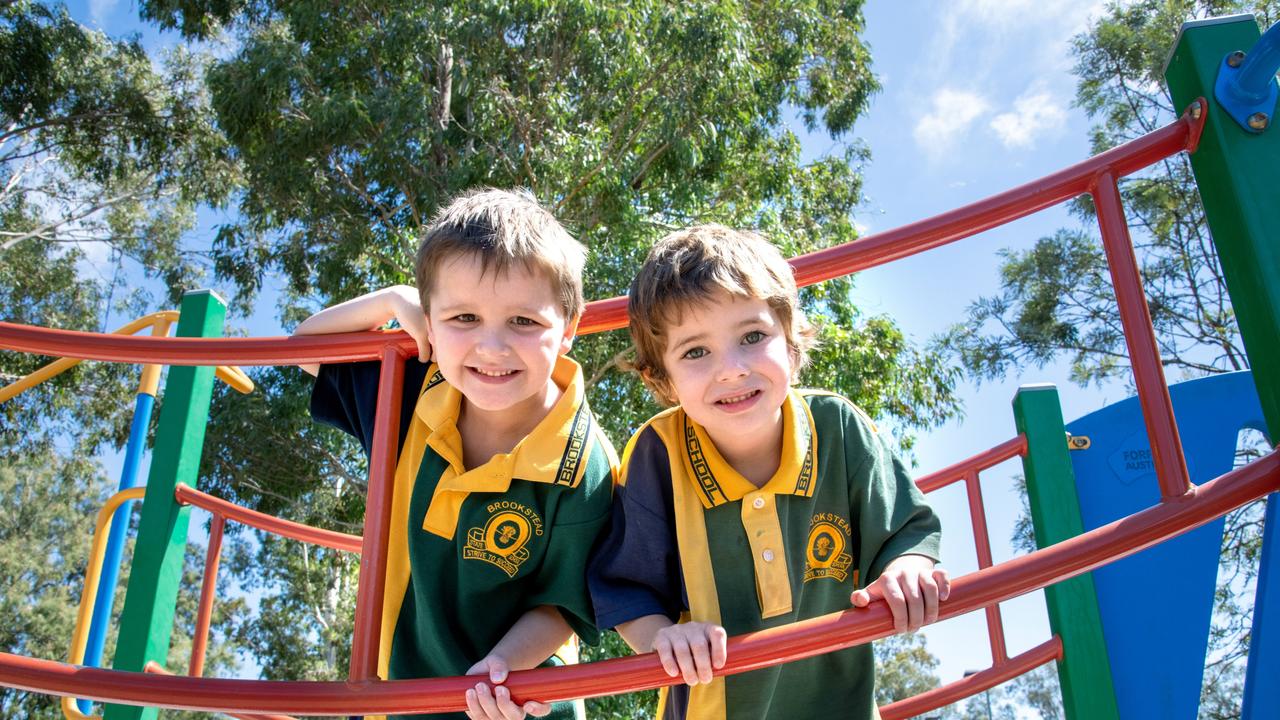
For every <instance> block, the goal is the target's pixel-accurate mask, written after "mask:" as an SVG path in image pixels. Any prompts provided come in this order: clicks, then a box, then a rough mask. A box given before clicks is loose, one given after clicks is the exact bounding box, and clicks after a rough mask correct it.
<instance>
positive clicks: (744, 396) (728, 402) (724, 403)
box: [715, 390, 760, 410]
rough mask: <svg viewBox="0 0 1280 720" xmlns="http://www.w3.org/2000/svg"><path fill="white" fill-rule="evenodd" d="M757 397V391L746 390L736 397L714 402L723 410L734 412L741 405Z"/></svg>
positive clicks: (758, 393)
mask: <svg viewBox="0 0 1280 720" xmlns="http://www.w3.org/2000/svg"><path fill="white" fill-rule="evenodd" d="M759 395H760V391H759V390H748V391H746V392H742V393H738V394H737V395H730V396H729V397H723V398H720V399H719V400H716V402H715V404H716V405H717V406H719V407H721V408H724V409H725V410H734V409H737V408H739V407H742V405H743V403H746V402H747V401H749V400H752V399H754V398H756V397H758V396H759Z"/></svg>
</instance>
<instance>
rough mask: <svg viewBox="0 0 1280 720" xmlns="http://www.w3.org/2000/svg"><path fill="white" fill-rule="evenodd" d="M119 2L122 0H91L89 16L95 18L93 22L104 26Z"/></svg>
mask: <svg viewBox="0 0 1280 720" xmlns="http://www.w3.org/2000/svg"><path fill="white" fill-rule="evenodd" d="M119 4H120V0H89V17H91V18H93V24H94V25H97V26H98V27H102V26H103V24H104V23H105V22H106V20H107V18H108V16H109V15H110V14H111V11H113V10H115V9H116V5H119Z"/></svg>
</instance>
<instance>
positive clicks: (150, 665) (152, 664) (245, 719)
mask: <svg viewBox="0 0 1280 720" xmlns="http://www.w3.org/2000/svg"><path fill="white" fill-rule="evenodd" d="M142 669H143V671H144V672H149V673H152V674H154V675H167V676H169V677H173V673H171V672H169V671H168V670H165V669H164V668H162V667H160V663H158V662H156V661H155V660H148V661H147V664H146V665H143V666H142ZM226 714H227V715H230V716H231V717H233V718H235V719H236V720H294V718H291V717H289V716H288V715H245V714H241V713H226Z"/></svg>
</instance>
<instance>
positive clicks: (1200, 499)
mask: <svg viewBox="0 0 1280 720" xmlns="http://www.w3.org/2000/svg"><path fill="white" fill-rule="evenodd" d="M1204 108H1205V105H1204V101H1203V100H1200V101H1197V103H1196V104H1194V105H1193V106H1192V107H1191V109H1190V110H1188V112H1187V113H1185V114H1184V115H1183V116H1182V117H1180V118H1179V119H1178V120H1177V121H1175V122H1174V123H1172V124H1170V125H1168V126H1166V127H1164V128H1162V129H1160V130H1157V131H1156V132H1153V133H1151V134H1149V135H1146V136H1144V137H1142V138H1139V139H1137V140H1135V141H1133V142H1130V143H1128V144H1126V145H1123V146H1120V147H1117V148H1114V149H1112V150H1109V151H1107V152H1105V153H1102V154H1100V155H1097V156H1095V157H1093V158H1090V159H1089V160H1086V161H1084V162H1082V163H1079V164H1077V165H1074V166H1072V167H1070V168H1067V169H1065V170H1062V171H1060V172H1057V173H1054V174H1053V175H1049V176H1047V177H1045V178H1042V179H1040V180H1036V181H1034V182H1030V183H1027V184H1025V185H1022V186H1019V187H1017V188H1014V189H1012V190H1009V191H1006V192H1004V193H1001V194H999V195H995V196H992V197H990V198H987V199H985V200H981V201H979V202H976V203H973V204H971V205H967V206H965V207H962V208H958V209H956V210H953V211H951V212H948V213H944V214H942V215H938V216H936V217H933V218H930V219H928V220H923V221H920V222H917V223H913V224H911V225H907V226H904V227H901V228H898V229H895V230H890V231H888V232H884V233H879V234H876V235H871V236H868V237H866V238H863V239H861V240H858V241H856V242H853V243H850V244H848V245H844V246H840V247H836V248H831V249H828V250H823V251H820V252H816V253H812V254H810V255H806V256H803V257H799V258H795V259H794V260H793V261H792V265H793V267H794V268H795V272H796V279H797V281H798V282H799V283H800V284H801V285H808V284H812V283H816V282H821V281H823V280H828V279H831V278H834V277H839V276H842V275H846V274H849V273H852V272H857V271H859V270H864V269H867V268H870V267H874V266H876V265H881V264H884V263H887V262H891V261H893V260H897V259H900V258H904V257H907V256H910V255H913V254H915V253H919V252H923V251H925V250H928V249H931V248H935V247H938V246H941V245H944V244H947V243H950V242H954V241H955V240H959V239H961V238H965V237H969V236H971V235H975V234H977V233H980V232H982V231H984V230H987V229H990V228H992V227H996V226H998V225H1001V224H1004V223H1007V222H1010V221H1012V220H1015V219H1017V218H1020V217H1024V216H1026V215H1028V214H1031V213H1034V212H1036V211H1038V210H1041V209H1044V208H1046V207H1049V206H1051V205H1055V204H1058V203H1061V202H1063V201H1066V200H1069V199H1071V198H1073V197H1076V196H1078V195H1082V194H1085V193H1088V194H1091V195H1092V196H1093V197H1094V200H1095V203H1096V205H1097V207H1098V217H1099V224H1100V227H1101V230H1102V235H1103V242H1104V248H1105V249H1106V252H1107V256H1108V261H1109V264H1110V266H1111V269H1112V278H1113V282H1114V284H1115V291H1116V296H1117V300H1118V302H1119V304H1120V310H1121V319H1122V322H1123V324H1124V328H1125V335H1126V337H1127V339H1128V342H1129V350H1130V356H1131V358H1132V363H1133V367H1134V373H1135V380H1136V385H1137V388H1138V394H1139V396H1140V397H1141V402H1142V407H1143V412H1144V415H1145V417H1146V418H1147V422H1148V425H1147V429H1148V434H1149V436H1150V440H1151V446H1152V448H1153V452H1154V455H1155V457H1156V467H1157V476H1158V478H1159V483H1160V488H1161V495H1162V497H1163V499H1164V501H1163V502H1161V503H1160V504H1159V505H1156V506H1154V507H1152V508H1149V509H1147V510H1144V511H1142V512H1139V513H1136V514H1134V515H1132V516H1130V517H1128V518H1124V519H1122V520H1119V521H1117V522H1115V523H1112V524H1110V525H1107V526H1105V527H1101V528H1098V529H1096V530H1093V531H1090V532H1088V533H1085V534H1083V535H1081V536H1079V537H1076V538H1073V539H1071V540H1069V541H1066V542H1063V543H1059V544H1057V545H1054V546H1052V547H1048V548H1044V549H1042V550H1038V551H1036V552H1034V553H1031V554H1029V555H1025V556H1022V557H1018V558H1015V559H1013V560H1010V561H1007V562H1004V563H1001V564H1000V565H996V566H992V565H991V558H990V547H989V542H986V541H985V527H984V525H985V523H984V521H983V520H982V519H981V517H982V516H981V494H980V492H979V486H978V482H977V474H978V472H980V471H981V470H982V469H985V468H987V467H990V466H991V465H993V464H995V463H996V462H1000V461H1002V460H1004V459H1008V458H1011V457H1014V456H1016V455H1018V454H1020V453H1022V452H1023V451H1024V450H1025V441H1024V440H1023V439H1022V438H1015V439H1013V440H1011V441H1009V442H1006V443H1004V444H1002V445H1000V446H997V447H996V448H993V449H992V450H990V451H988V452H986V453H983V454H981V455H979V456H978V457H976V458H973V459H971V460H968V461H965V462H963V463H960V464H958V465H956V466H953V467H952V468H948V469H946V470H944V471H941V472H939V473H935V474H934V475H932V476H930V477H928V478H924V479H922V480H921V485H922V487H926V489H933V488H935V487H941V486H943V485H946V484H950V483H952V482H959V481H962V480H963V481H964V482H965V484H966V487H967V488H968V490H969V493H970V494H969V497H970V508H971V513H972V514H973V518H974V528H975V532H976V533H977V535H978V548H979V570H978V571H977V572H975V573H972V574H970V575H966V576H964V577H961V578H957V579H956V580H955V581H954V583H953V585H952V593H951V599H950V600H948V601H947V602H945V603H943V604H942V607H941V609H940V613H939V615H940V619H946V618H951V617H955V616H958V615H962V614H965V613H968V612H971V611H974V610H977V609H980V608H986V609H987V618H988V630H989V633H990V636H991V645H992V657H993V659H994V660H995V664H994V665H993V667H992V668H991V669H989V670H985V671H983V672H980V673H978V674H975V675H973V676H971V677H969V678H966V679H964V680H961V681H958V682H956V683H952V684H951V685H948V686H946V687H943V688H939V689H937V690H934V691H931V692H929V693H926V694H924V695H922V696H919V697H916V698H912V699H910V700H907V701H903V702H900V703H895V704H894V705H891V706H888V707H886V708H885V709H884V710H885V717H887V718H888V717H906V716H909V715H913V714H918V713H920V712H925V711H927V710H928V709H931V708H935V707H939V706H941V705H944V704H947V703H950V702H953V701H955V700H957V699H959V698H961V697H964V696H966V695H971V694H973V693H975V692H979V691H981V690H984V689H986V688H989V687H992V686H994V685H996V684H998V683H1000V682H1003V681H1004V680H1007V679H1008V678H1010V677H1014V676H1016V675H1017V674H1019V673H1021V672H1025V671H1026V670H1028V669H1030V668H1032V667H1035V666H1037V665H1040V664H1043V663H1045V662H1048V661H1049V660H1051V659H1054V658H1056V657H1060V655H1061V652H1062V650H1061V643H1060V642H1058V641H1057V639H1056V638H1054V639H1051V640H1050V641H1048V642H1046V643H1044V644H1043V645H1041V646H1039V647H1037V648H1034V649H1032V650H1030V651H1028V652H1026V653H1023V654H1022V655H1019V656H1018V657H1015V658H1008V657H1007V653H1006V652H1005V648H1004V637H1003V629H1002V628H1001V625H1000V617H999V612H998V609H997V608H996V604H997V603H999V602H1000V601H1002V600H1005V599H1008V598H1011V597H1015V596H1017V595H1021V594H1024V593H1026V592H1030V591H1032V590H1035V589H1038V588H1041V587H1044V586H1046V585H1048V584H1051V583H1053V582H1057V581H1059V580H1063V579H1066V578H1068V577H1073V576H1075V575H1078V574H1080V573H1083V572H1087V571H1088V570H1091V569H1092V568H1094V567H1097V566H1099V565H1102V564H1105V563H1107V562H1111V561H1113V560H1116V559H1118V558H1120V557H1124V556H1126V555H1130V554H1132V553H1135V552H1138V551H1140V550H1142V549H1143V548H1146V547H1149V546H1151V545H1154V544H1156V543H1159V542H1163V541H1164V540H1167V539H1169V538H1171V537H1173V536H1175V535H1177V534H1180V533H1182V532H1185V531H1187V530H1190V529H1192V528H1194V527H1197V526H1199V525H1201V524H1204V523H1206V522H1208V521H1210V520H1212V519H1213V518H1216V517H1218V516H1220V515H1223V514H1224V513H1226V512H1228V511H1229V510H1231V509H1232V508H1235V507H1238V506H1240V505H1242V504H1244V503H1246V502H1249V501H1251V500H1254V499H1257V498H1259V497H1262V496H1263V495H1266V494H1267V493H1269V492H1272V491H1274V490H1276V489H1278V488H1280V455H1278V454H1277V453H1271V454H1269V455H1267V456H1266V457H1263V458H1262V459H1260V460H1257V461H1255V462H1253V463H1251V464H1249V465H1247V466H1245V467H1242V468H1239V469H1236V470H1234V471H1232V472H1230V473H1228V474H1226V475H1224V476H1222V477H1220V478H1218V479H1216V480H1214V481H1212V482H1209V483H1206V484H1204V485H1202V486H1199V487H1192V486H1191V485H1190V484H1189V482H1188V481H1187V473H1186V463H1185V459H1184V458H1183V455H1182V448H1181V443H1180V442H1179V439H1178V435H1177V430H1176V426H1174V425H1173V414H1172V408H1171V403H1170V401H1169V394H1168V388H1167V386H1166V384H1165V381H1164V377H1163V371H1162V370H1161V364H1160V358H1159V355H1158V352H1157V350H1156V345H1155V339H1154V331H1153V330H1152V328H1151V323H1150V313H1149V311H1148V309H1147V305H1146V300H1145V296H1144V294H1143V291H1142V287H1141V284H1140V279H1139V277H1138V273H1137V269H1136V268H1137V266H1136V262H1135V261H1134V258H1133V248H1132V245H1131V243H1130V241H1129V237H1128V230H1127V227H1126V224H1125V219H1124V212H1123V209H1122V207H1121V205H1120V196H1119V192H1118V188H1117V186H1116V181H1117V179H1118V178H1121V177H1124V176H1125V175H1128V174H1130V173H1133V172H1135V171H1137V170H1140V169H1142V168H1144V167H1147V166H1148V165H1151V164H1153V163H1155V162H1158V161H1160V160H1162V159H1163V158H1166V157H1168V156H1170V155H1173V154H1174V153H1177V152H1180V151H1182V150H1187V151H1193V150H1194V148H1195V145H1196V143H1197V142H1198V140H1199V137H1200V132H1201V130H1202V127H1203V125H1202V123H1203V117H1204ZM625 317H626V300H625V298H614V299H611V300H606V301H601V302H596V303H592V304H591V305H589V306H588V309H587V314H586V316H585V317H584V319H583V321H582V323H581V324H580V326H579V332H580V333H583V334H586V333H593V332H601V331H604V330H609V329H614V328H617V327H621V326H622V325H623V324H625ZM0 347H5V348H8V349H11V350H19V351H26V352H34V353H40V354H45V355H57V356H64V357H75V358H83V359H93V360H109V361H117V362H144V361H145V362H150V363H155V362H163V363H167V364H172V365H217V364H236V365H292V364H299V363H317V362H344V361H354V360H373V359H378V360H381V361H382V364H383V365H382V367H383V370H382V384H381V391H380V392H379V396H378V415H377V428H378V430H377V433H376V434H375V438H374V447H373V453H372V456H373V457H372V459H371V461H370V478H369V480H370V481H369V491H368V492H369V494H368V498H367V509H366V513H367V514H366V521H365V529H366V533H365V536H364V538H363V541H362V548H361V552H362V562H361V571H360V590H359V595H358V599H357V611H356V613H357V614H356V620H357V625H356V632H355V637H353V647H352V661H351V668H350V680H349V681H348V682H278V681H262V680H228V679H205V678H196V677H177V676H163V675H158V674H156V673H155V672H152V673H151V674H146V673H127V672H120V671H113V670H102V669H96V668H80V667H74V666H70V665H66V664H64V663H58V662H53V661H48V660H39V659H34V658H27V657H21V656H16V655H9V654H5V653H0V684H4V685H8V686H10V687H15V688H20V689H25V690H32V691H36V692H43V693H51V694H56V695H64V696H75V697H81V698H91V699H95V700H100V701H105V702H119V703H131V704H145V705H158V706H161V707H171V708H182V709H192V710H206V711H224V712H228V711H229V712H234V713H239V714H250V713H252V714H270V713H289V714H294V715H320V714H323V715H349V714H353V713H355V714H359V713H369V714H375V713H376V714H383V713H385V714H396V713H406V712H446V711H456V710H459V709H462V707H463V703H462V702H461V698H462V697H463V692H464V690H465V689H466V688H467V687H469V686H470V684H471V682H472V680H471V679H467V678H435V679H423V680H396V681H380V680H377V679H376V678H375V670H376V658H377V655H378V652H377V643H378V637H377V628H378V627H379V622H380V621H379V614H380V610H381V596H382V590H383V582H382V580H383V577H384V575H385V563H386V554H385V551H386V538H387V530H388V525H389V510H390V492H389V489H390V484H391V479H392V475H393V472H394V460H395V458H394V455H395V439H394V435H393V434H392V428H393V427H394V423H393V422H391V419H392V418H395V417H397V416H398V414H399V408H398V407H397V405H398V403H399V397H400V393H399V388H400V384H401V380H402V377H401V370H400V367H401V364H400V363H399V362H398V360H399V359H400V358H402V357H404V356H407V355H409V354H411V353H412V352H414V348H413V343H412V341H411V340H409V339H408V338H406V337H404V336H403V335H402V334H399V333H394V334H389V333H381V332H370V333H360V334H353V335H344V336H341V337H306V338H287V339H284V338H270V339H208V340H201V339H155V338H147V337H138V338H134V337H117V336H100V335H95V334H91V333H78V332H70V331H60V330H47V329H41V328H32V327H26V326H20V325H13V324H9V323H0ZM179 492H180V493H182V492H190V493H194V492H195V491H190V490H189V489H188V490H187V491H183V490H180V491H179ZM194 497H195V496H194V495H193V496H190V497H189V498H188V499H187V501H191V502H193V504H199V503H196V502H194V501H193V500H192V499H191V498H194ZM205 497H207V496H205ZM233 507H234V506H233ZM241 510H242V509H241ZM215 512H216V511H215ZM223 512H224V514H225V515H226V516H227V517H231V515H232V513H231V512H230V511H228V510H226V509H225V508H224V509H223ZM243 512H248V511H243ZM281 522H283V521H281ZM892 633H893V624H892V619H891V617H890V615H889V611H888V609H887V607H886V606H885V605H884V604H882V603H877V604H874V605H873V606H871V607H869V608H866V609H860V610H859V609H851V610H847V611H844V612H840V613H833V614H831V615H826V616H822V617H818V618H812V619H810V620H805V621H802V622H798V623H795V624H793V625H790V626H787V627H781V628H774V629H770V630H765V631H761V632H757V633H750V634H747V635H742V636H739V637H736V638H732V639H731V640H730V644H729V648H730V650H729V658H730V660H729V662H728V664H727V665H726V667H725V668H724V669H723V671H722V674H734V673H739V672H745V671H749V670H754V669H758V668H761V667H766V666H768V665H773V664H777V663H780V662H788V661H792V660H798V659H801V658H804V657H810V656H812V655H817V654H821V653H824V652H830V651H833V650H838V649H841V648H845V647H850V646H852V645H857V644H861V643H865V642H868V641H871V640H875V639H877V638H881V637H885V636H888V635H891V634H892ZM668 683H669V678H668V677H667V676H666V674H665V673H664V672H663V671H662V670H661V667H660V665H659V664H658V662H657V660H656V658H654V657H653V656H652V655H642V656H633V657H627V658H618V659H614V660H607V661H603V662H598V663H592V664H587V665H578V666H573V667H567V668H554V669H551V668H544V669H536V670H528V671H522V672H517V673H513V674H512V675H511V677H510V679H509V680H508V681H507V683H506V684H507V686H508V687H509V688H510V689H511V691H512V694H513V696H515V697H516V698H537V699H540V700H545V701H554V700H560V699H568V698H576V697H591V696H596V695H605V694H613V693H618V692H626V691H632V690H641V689H649V688H655V687H660V686H663V685H666V684H668Z"/></svg>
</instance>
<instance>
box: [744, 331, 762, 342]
mask: <svg viewBox="0 0 1280 720" xmlns="http://www.w3.org/2000/svg"><path fill="white" fill-rule="evenodd" d="M764 339H765V334H764V333H762V332H760V331H759V330H752V331H751V332H749V333H747V334H746V335H743V336H742V344H743V345H755V344H756V343H758V342H760V341H761V340H764Z"/></svg>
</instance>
